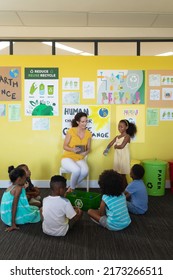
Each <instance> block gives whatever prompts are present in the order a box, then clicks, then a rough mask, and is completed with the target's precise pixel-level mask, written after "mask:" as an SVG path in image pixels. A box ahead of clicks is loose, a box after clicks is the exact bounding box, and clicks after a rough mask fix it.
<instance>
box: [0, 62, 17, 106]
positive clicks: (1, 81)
mask: <svg viewBox="0 0 173 280" xmlns="http://www.w3.org/2000/svg"><path fill="white" fill-rule="evenodd" d="M19 100H21V68H20V67H0V101H19Z"/></svg>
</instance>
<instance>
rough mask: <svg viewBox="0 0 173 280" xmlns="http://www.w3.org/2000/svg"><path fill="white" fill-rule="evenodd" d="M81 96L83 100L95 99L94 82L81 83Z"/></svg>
mask: <svg viewBox="0 0 173 280" xmlns="http://www.w3.org/2000/svg"><path fill="white" fill-rule="evenodd" d="M82 96H83V98H84V99H94V98H95V83H94V82H92V81H91V82H83V83H82Z"/></svg>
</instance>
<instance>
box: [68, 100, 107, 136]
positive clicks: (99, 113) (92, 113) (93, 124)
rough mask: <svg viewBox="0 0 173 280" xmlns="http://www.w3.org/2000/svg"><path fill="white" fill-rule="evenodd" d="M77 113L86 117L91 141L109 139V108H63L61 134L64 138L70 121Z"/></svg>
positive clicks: (84, 106)
mask: <svg viewBox="0 0 173 280" xmlns="http://www.w3.org/2000/svg"><path fill="white" fill-rule="evenodd" d="M78 112H84V113H86V114H87V115H88V124H87V128H88V130H89V131H91V133H92V137H93V139H109V138H110V106H97V105H96V106H94V105H80V106H75V105H74V106H70V105H69V106H65V105H64V106H63V115H62V134H63V137H65V135H66V133H67V130H68V129H69V128H70V127H71V121H72V119H73V118H74V116H75V115H76V114H77V113H78Z"/></svg>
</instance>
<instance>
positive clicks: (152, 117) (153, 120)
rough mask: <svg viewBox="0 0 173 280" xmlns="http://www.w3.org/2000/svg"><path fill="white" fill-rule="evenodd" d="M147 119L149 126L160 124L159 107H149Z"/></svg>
mask: <svg viewBox="0 0 173 280" xmlns="http://www.w3.org/2000/svg"><path fill="white" fill-rule="evenodd" d="M146 121H147V125H148V126H158V125H159V109H157V108H148V109H147V120H146Z"/></svg>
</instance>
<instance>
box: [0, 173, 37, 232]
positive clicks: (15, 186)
mask: <svg viewBox="0 0 173 280" xmlns="http://www.w3.org/2000/svg"><path fill="white" fill-rule="evenodd" d="M9 177H10V180H11V182H12V185H11V186H10V187H9V188H8V189H7V190H6V191H5V192H4V193H3V196H2V200H1V209H0V212H1V220H2V221H3V222H4V224H6V225H7V226H9V227H8V228H7V229H6V231H12V230H15V229H18V227H17V225H18V224H19V225H20V224H26V223H37V222H39V221H40V211H39V209H38V207H36V206H30V205H29V204H28V200H27V197H26V191H25V188H24V185H25V182H26V173H25V171H24V170H23V169H21V168H14V169H13V170H12V171H11V172H10V173H9Z"/></svg>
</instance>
